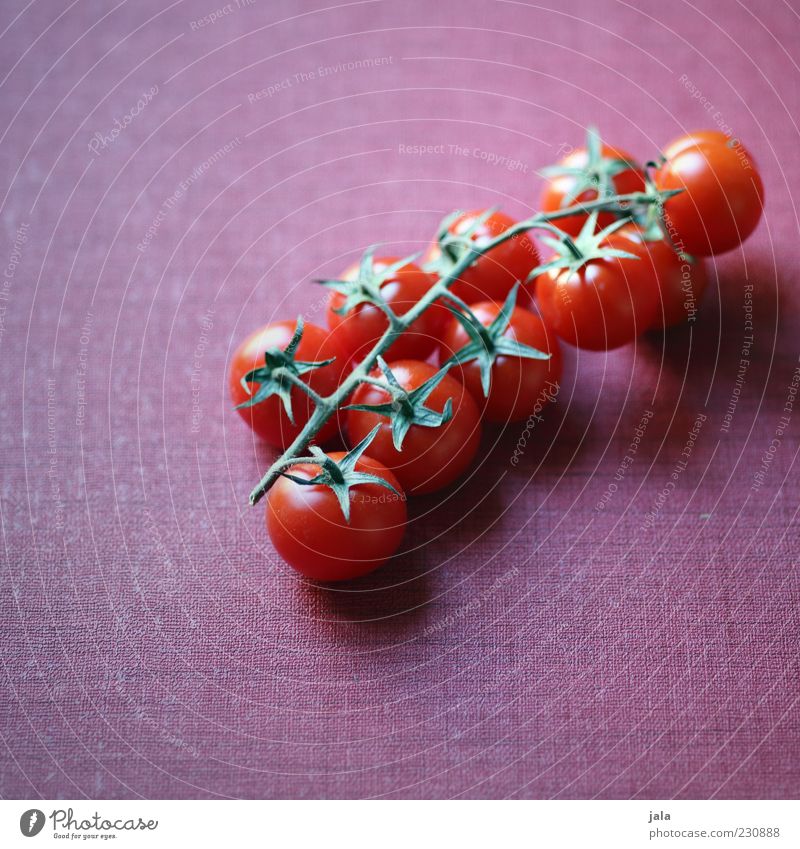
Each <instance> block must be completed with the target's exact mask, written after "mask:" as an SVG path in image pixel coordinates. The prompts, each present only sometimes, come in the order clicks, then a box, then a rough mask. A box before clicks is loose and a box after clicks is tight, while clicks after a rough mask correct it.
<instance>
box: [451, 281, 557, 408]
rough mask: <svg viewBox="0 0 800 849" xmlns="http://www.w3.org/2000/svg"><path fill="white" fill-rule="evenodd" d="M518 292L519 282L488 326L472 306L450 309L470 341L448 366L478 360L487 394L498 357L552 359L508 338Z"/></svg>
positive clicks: (485, 393)
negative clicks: (477, 315)
mask: <svg viewBox="0 0 800 849" xmlns="http://www.w3.org/2000/svg"><path fill="white" fill-rule="evenodd" d="M518 293H519V283H517V284H516V285H515V286H514V288H513V289H512V290H511V291H510V292H509V294H508V297H507V298H506V300H505V303H504V304H503V306H502V308H501V310H500V312H499V313H498V314H497V315H496V316H495V318H494V319H493V320H492V323H491V324H490V325H489V326H488V327H486V326H484V325H483V324H482V323H481V322H480V321H478V319H477V317H476V316H475V314H474V313H473V312H472V311H471V310H470V309H469V307H466V308H464V307H462V309H461V310H455V309H451V310H450V312H452V313H453V315H454V316H455V317H456V318H457V319H458V321H459V323H460V324H461V326H462V327H463V328H464V330H465V331H466V333H467V335H468V336H469V338H470V341H469V344H467V345H466V346H465V347H463V348H462V349H461V350H460V351H456V353H455V354H453V356H452V357H450V359H449V360H448V361H447V365H458V364H461V363H466V362H471V361H472V360H477V361H478V366H479V368H480V371H481V388H482V389H483V394H484V395H486V396H488V394H489V389H490V388H491V383H492V366H493V365H494V362H495V360H496V359H497V358H498V357H500V356H504V357H520V358H521V359H528V360H549V359H550V354H548V353H546V352H544V351H539V350H538V349H536V348H532V347H531V346H530V345H523V344H522V342H517V341H516V339H509V337H508V336H506V335H505V332H506V330H507V329H508V325H509V324H510V323H511V316H512V314H513V312H514V307H515V306H516V303H517V295H518Z"/></svg>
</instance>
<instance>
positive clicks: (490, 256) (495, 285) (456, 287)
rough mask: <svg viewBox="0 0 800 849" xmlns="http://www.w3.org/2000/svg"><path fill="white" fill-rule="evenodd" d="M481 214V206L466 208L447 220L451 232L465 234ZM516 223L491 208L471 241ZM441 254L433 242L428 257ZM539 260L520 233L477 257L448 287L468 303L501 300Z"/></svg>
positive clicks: (432, 258)
mask: <svg viewBox="0 0 800 849" xmlns="http://www.w3.org/2000/svg"><path fill="white" fill-rule="evenodd" d="M482 214H483V212H482V211H480V210H479V211H476V212H465V213H464V214H463V215H460V216H459V217H458V218H456V219H455V220H454V221H453V222H452V223H451V224H450V227H449V230H450V232H451V233H453V234H455V235H466V234H467V233H468V232H469V231H470V229H471V228H473V227H475V224H476V219H478V218H479V217H480V216H481V215H482ZM516 223H517V222H516V221H514V219H513V218H510V217H509V216H508V215H505V214H504V213H502V212H493V213H492V214H491V215H490V216H489V217H488V218H487V219H486V221H485V222H484V223H483V224H482V225H481V226H479V227H477V228H476V229H475V232H474V233H473V235H472V241H473V242H475V243H476V244H477V245H485V244H486V243H487V242H489V241H491V240H492V239H494V238H496V237H497V236H499V235H500V234H501V233H505V231H506V230H508V228H509V227H511V226H513V225H514V224H516ZM440 255H441V250H440V248H439V245H438V244H433V245H431V248H430V250H429V251H428V256H427V259H428V260H429V261H435V260H437V259H438V258H439V257H440ZM538 264H539V253H538V252H537V250H536V248H535V246H534V244H533V242H532V241H531V240H530V237H529V236H528V235H527V234H525V233H523V234H521V235H518V236H514V237H512V238H511V239H509V240H508V241H507V242H503V244H502V245H498V246H497V247H496V248H495V249H494V250H491V251H489V252H488V253H485V254H483V255H482V256H481V257H479V258H478V259H477V260H476V261H475V262H474V263H473V264H472V265H471V266H470V267H469V268H468V269H467V270H466V271H464V272H463V273H462V275H461V277H459V279H458V280H456V281H455V283H453V285H452V286H451V287H450V291H451V292H453V294H454V295H456V296H458V297H459V298H461V300H462V301H465V302H466V303H468V304H475V303H478V302H479V301H498V302H499V303H502V302H503V301H504V300H505V299H506V296H507V295H508V293H509V292H510V291H511V290H512V289H513V288H514V284H515V283H516V282H517V281H520V282H522V283H523V284H524V283H525V281H526V279H527V277H528V274H530V272H531V271H533V269H534V268H536V266H537V265H538Z"/></svg>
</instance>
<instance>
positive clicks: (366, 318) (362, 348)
mask: <svg viewBox="0 0 800 849" xmlns="http://www.w3.org/2000/svg"><path fill="white" fill-rule="evenodd" d="M397 261H398V260H397V259H396V258H394V257H382V258H380V259H378V258H376V259H375V260H374V261H373V270H374V271H375V273H376V274H380V272H381V271H383V270H384V269H385V268H387V267H388V266H390V265H392V264H393V263H395V262H397ZM358 273H359V265H358V264H356V265H353V266H351V267H350V268H348V269H347V271H345V273H344V275H343V276H342V279H343V280H355V279H357V277H358ZM435 282H436V278H435V277H433V276H432V275H430V274H426V272H424V271H423V270H422V269H421V268H419V267H418V266H417V265H414V264H413V263H408V264H407V265H404V266H403V267H402V268H400V269H399V271H397V272H396V273H395V274H394V275H392V276H391V277H389V278H387V279H386V280H385V281H384V282H383V283H381V286H380V290H381V295H382V296H383V298H384V299H385V300H386V302H387V303H388V304H389V306H390V307H391V308H392V309H393V310H394V312H395V313H396V314H397V315H404V314H405V313H407V312H408V311H409V310H410V309H411V308H412V307H413V306H414V305H415V304H416V303H417V302H418V301H419V300H420V298H422V297H423V295H425V294H426V293H427V291H428V289H430V287H431V286H433V284H434V283H435ZM344 303H345V296H344V295H343V294H341V293H340V292H331V296H330V299H329V301H328V313H327V321H328V327H329V328H330V329H331V331H332V332H333V333H334V334H335V335H336V338H337V339H338V340H339V343H340V344H341V345H342V347H343V348H344V349H345V351H346V353H347V355H348V356H350V357H352V358H353V359H354V360H360V359H363V358H364V357H365V356H366V355H367V354H368V353H369V351H370V350H371V349H372V347H373V346H374V345H375V343H376V342H377V341H378V339H380V337H381V336H383V334H384V332H385V331H386V328H387V327H388V326H389V319H388V318H387V317H386V314H385V313H384V312H383V311H382V310H381V309H380V308H379V307H377V306H375V305H374V304H370V303H362V304H358V305H357V306H355V307H354V308H353V309H352V310H350V311H349V312H347V313H345V314H344V315H341V314H339V313H337V312H336V310H338V309H341V308H342V306H343V305H344ZM448 317H449V313H448V312H447V310H446V309H445V308H444V307H443V306H441V305H440V304H433V305H431V306H430V307H429V308H428V309H427V310H425V312H424V313H423V314H422V315H421V316H420V317H419V318H418V319H417V320H416V321H415V322H414V323H413V324H412V325H411V327H409V328H408V330H406V331H405V332H404V333H403V334H402V335H401V336H400V337H399V338H398V339H397V340H396V341H395V342H394V343H393V344H392V346H391V347H390V348H389V350H388V352H387V354H386V355H385V356H389V357H392V358H396V359H405V358H407V357H412V358H416V359H421V360H424V359H427V358H428V357H429V356H430V355H431V354H432V353H433V352H434V351H435V350H436V346H437V345H438V342H439V339H440V338H441V331H442V326H443V324H444V323H445V321H446V320H447V318H448Z"/></svg>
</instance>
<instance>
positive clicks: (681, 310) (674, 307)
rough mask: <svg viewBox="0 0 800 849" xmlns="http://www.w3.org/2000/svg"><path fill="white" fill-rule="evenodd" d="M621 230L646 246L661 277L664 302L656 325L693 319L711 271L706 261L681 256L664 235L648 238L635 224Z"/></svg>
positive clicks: (629, 237) (655, 326)
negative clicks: (647, 239) (660, 237)
mask: <svg viewBox="0 0 800 849" xmlns="http://www.w3.org/2000/svg"><path fill="white" fill-rule="evenodd" d="M619 232H620V235H622V236H625V237H626V238H628V239H632V240H633V241H636V242H639V243H641V244H643V245H644V246H645V247H646V248H647V252H648V254H649V261H650V262H651V264H652V266H653V270H654V271H655V274H656V277H657V279H658V288H659V291H660V293H661V303H660V304H659V306H658V308H657V311H656V317H655V320H654V322H653V328H654V329H663V328H666V327H673V326H675V325H678V324H686V323H687V322H689V321H693V320H694V316H695V313H696V312H697V310H698V309H699V307H700V302H701V301H702V299H703V294H704V293H705V291H706V287H707V286H708V272H707V270H706V267H705V265H704V264H703V261H702V260H701V259H697V260H694V262H692V261H690V260H689V257H686V256H684V257H681V256H680V255H679V254H677V253H676V252H675V250H674V249H673V248H672V246H671V245H670V244H669V242H667V241H666V240H665V239H659V240H655V241H645V239H644V234H643V233H642V231H641V230H640V229H639V228H638V227H636V226H635V225H633V224H631V225H627V226H625V227H623V228H622V229H621V230H620V231H619ZM643 261H644V262H647V261H648V260H646V259H645V260H643Z"/></svg>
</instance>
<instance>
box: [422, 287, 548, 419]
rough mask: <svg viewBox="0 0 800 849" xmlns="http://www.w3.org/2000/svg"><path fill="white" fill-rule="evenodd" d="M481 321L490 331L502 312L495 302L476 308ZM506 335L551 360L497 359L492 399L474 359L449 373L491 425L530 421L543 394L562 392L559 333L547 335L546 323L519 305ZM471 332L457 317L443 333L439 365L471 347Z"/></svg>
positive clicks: (494, 365) (491, 389)
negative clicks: (559, 389) (484, 387)
mask: <svg viewBox="0 0 800 849" xmlns="http://www.w3.org/2000/svg"><path fill="white" fill-rule="evenodd" d="M472 312H473V314H474V315H475V317H476V318H477V319H478V321H480V322H481V324H483V325H484V326H486V327H488V326H489V325H490V324H491V323H492V321H493V320H494V319H495V318H496V317H497V315H498V313H499V312H500V306H499V305H498V304H496V303H494V302H493V301H483V302H482V303H479V304H473V305H472ZM503 335H504V336H508V337H509V338H511V339H515V340H516V341H517V342H520V343H522V344H523V345H529V346H530V347H532V348H536V349H537V350H539V351H544V352H545V353H549V354H550V355H551V356H550V359H549V360H531V359H523V358H520V357H508V356H503V355H501V356H499V357H497V359H496V360H495V361H494V364H493V365H492V382H491V385H490V387H489V397H488V398H487V397H485V396H484V394H483V386H482V384H481V372H480V367H479V365H478V363H477V361H476V360H472V361H470V362H467V363H463V364H461V365H457V366H453V368H452V369H451V371H450V374H452V375H453V377H457V378H459V379H460V380H462V381H463V383H464V385H465V386H466V387H467V389H468V390H469V393H470V395H472V397H473V398H474V399H475V402H476V403H477V405H478V407H479V409H480V410H481V412H482V414H483V417H484V418H485V419H486V420H487V421H490V422H496V423H503V422H509V421H510V422H515V421H522V420H523V419H526V418H527V417H528V416H529V415H530V413H531V411H532V410H533V408H534V406H535V404H536V402H537V400H539V399H540V396H542V394H543V393H545V392H546V391H547V394H549V395H551V396H552V395H553V394H555V393H557V392H558V382H559V381H560V380H561V370H562V358H561V347H560V345H559V343H558V339H557V338H556V335H555V333H554V332H553V331H552V330H550V331H549V332H548V330H547V327H546V325H545V324H544V322H543V321H542V320H541V319H540V318H539V317H538V316H537V315H534V314H533V313H532V312H530V311H529V310H526V309H522V308H521V307H515V309H514V312H513V313H512V314H511V321H510V323H509V326H508V328H507V329H506V331H505V333H504V334H503ZM469 341H470V339H469V336H468V335H467V331H466V330H464V328H463V327H462V325H461V323H460V322H459V321H457V320H456V319H455V318H453V319H452V321H451V323H450V325H449V327H448V328H447V330H446V331H445V335H444V339H443V340H442V347H441V350H440V353H439V357H440V359H441V362H442V363H444V361H445V360H446V359H447V358H448V357H450V356H452V355H453V354H455V353H456V352H457V351H460V350H461V349H462V348H463V347H465V346H466V345H467V344H468V343H469Z"/></svg>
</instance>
